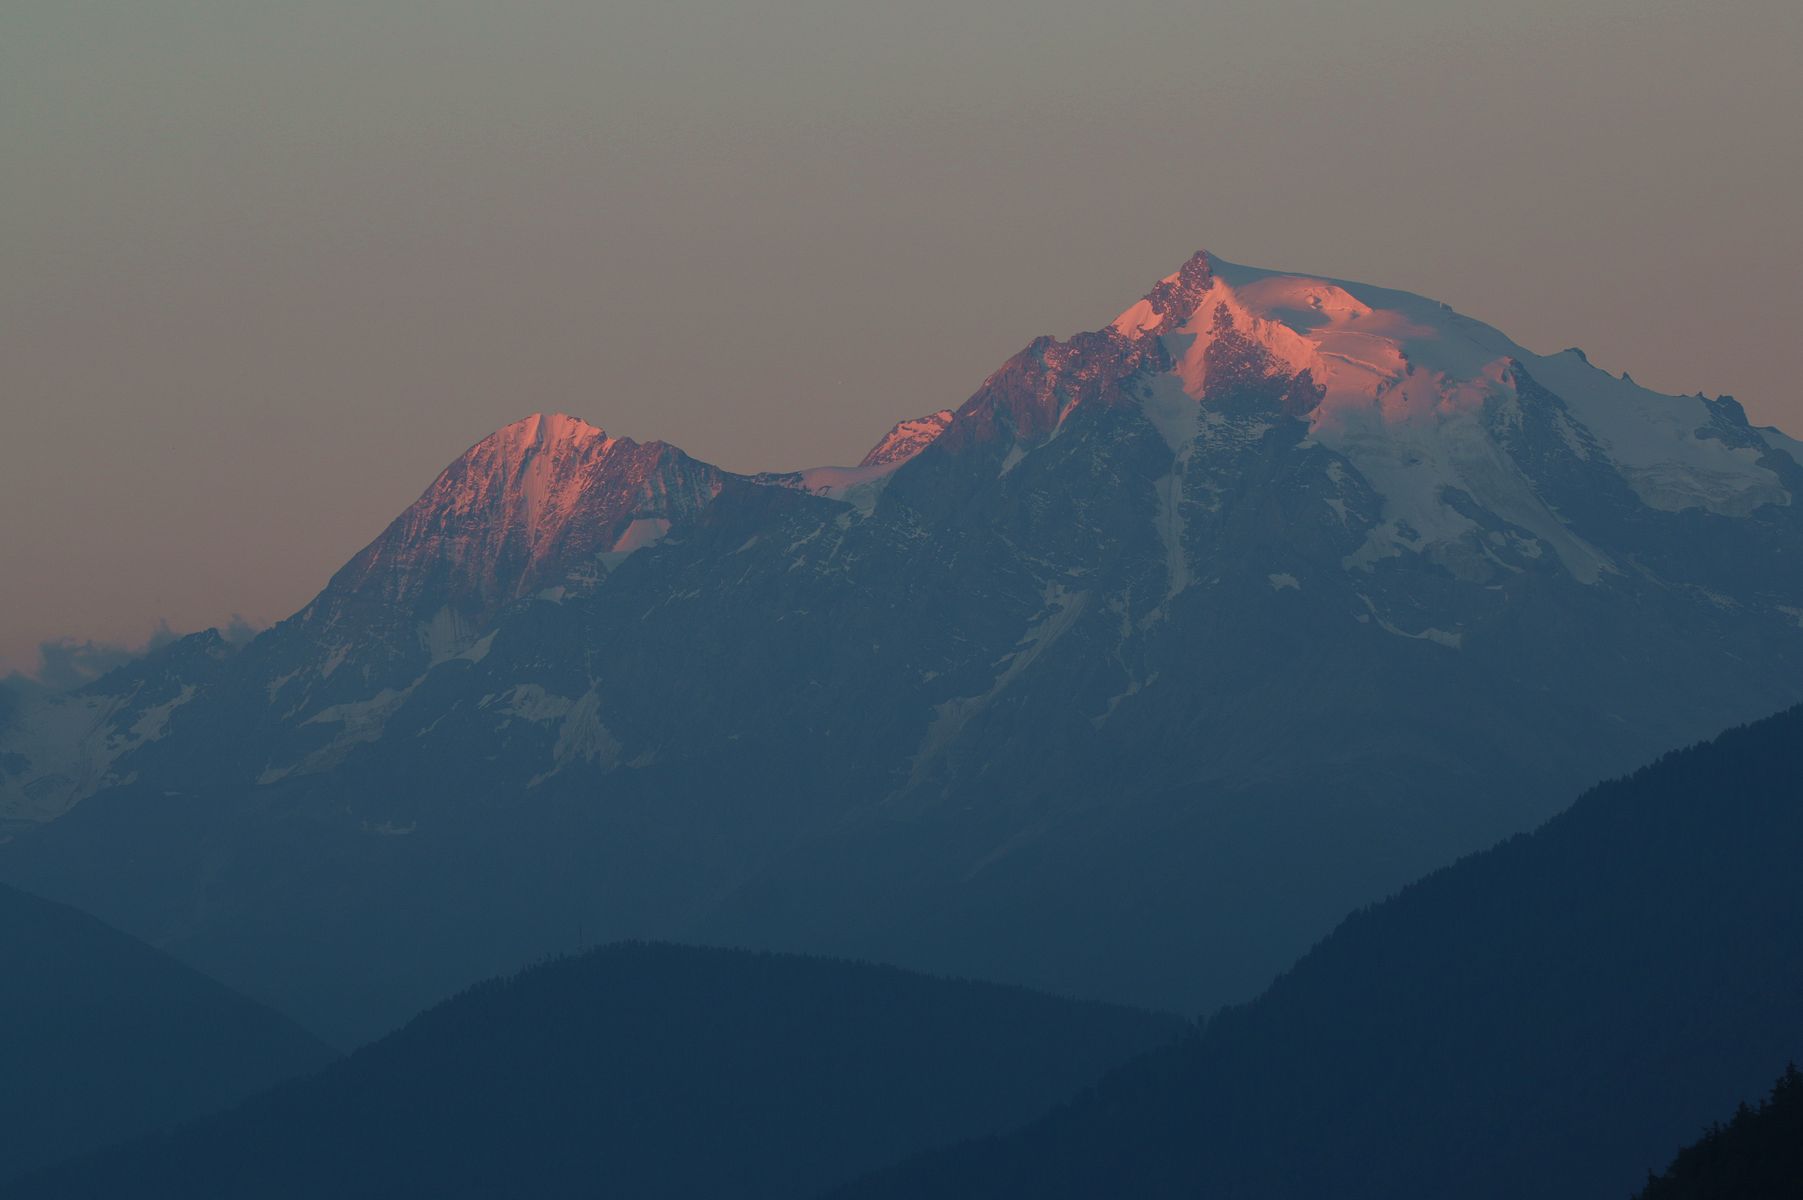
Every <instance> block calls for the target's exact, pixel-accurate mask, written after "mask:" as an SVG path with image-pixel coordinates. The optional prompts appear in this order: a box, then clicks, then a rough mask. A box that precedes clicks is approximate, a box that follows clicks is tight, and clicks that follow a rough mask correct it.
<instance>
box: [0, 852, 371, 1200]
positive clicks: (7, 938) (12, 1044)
mask: <svg viewBox="0 0 1803 1200" xmlns="http://www.w3.org/2000/svg"><path fill="white" fill-rule="evenodd" d="M335 1057H336V1055H335V1053H334V1052H333V1051H332V1050H331V1049H330V1048H329V1047H327V1046H325V1045H324V1044H323V1043H321V1042H320V1041H319V1040H318V1039H316V1038H314V1037H313V1036H312V1035H311V1034H309V1033H307V1032H306V1031H305V1030H303V1029H301V1028H300V1027H299V1026H297V1025H295V1024H294V1023H293V1022H292V1021H289V1020H288V1019H287V1018H286V1017H283V1016H281V1015H279V1014H277V1013H275V1012H272V1011H270V1010H269V1009H267V1008H264V1007H263V1006H261V1005H259V1004H256V1003H253V1002H252V1001H250V1000H247V999H245V998H244V997H243V996H239V995H236V994H235V993H233V992H231V991H229V990H227V989H226V988H225V987H223V986H221V985H220V984H218V983H215V982H214V981H213V980H211V979H208V978H206V977H205V976H203V975H200V974H198V973H197V972H195V971H193V970H191V969H189V968H188V967H185V966H183V965H181V964H180V963H178V962H176V961H175V960H173V959H171V958H169V957H168V956H167V955H165V954H162V953H160V952H159V951H156V950H153V949H151V948H150V947H149V946H146V945H145V944H144V943H142V942H140V941H138V940H137V939H136V938H132V937H127V936H126V935H125V934H123V933H120V932H119V931H118V930H116V929H112V928H109V927H108V926H106V925H103V924H102V923H101V922H99V921H97V920H95V919H94V918H93V917H90V916H88V915H87V914H85V913H80V912H77V911H75V910H74V909H71V908H67V907H65V906H63V905H61V904H54V903H52V902H50V901H48V900H41V899H39V898H38V897H36V896H31V895H27V894H26V893H24V892H19V891H15V890H14V889H12V888H9V887H4V886H0V1191H4V1190H6V1189H5V1187H4V1186H3V1185H4V1184H5V1181H7V1180H8V1179H11V1178H12V1177H13V1176H15V1175H18V1174H20V1173H22V1172H25V1171H28V1170H31V1169H33V1168H35V1167H40V1166H43V1165H45V1164H47V1163H52V1162H55V1161H57V1160H58V1159H61V1158H65V1157H68V1156H70V1155H74V1154H78V1153H82V1152H85V1151H89V1150H93V1149H95V1148H96V1147H99V1146H104V1145H107V1144H109V1143H112V1142H118V1141H122V1140H124V1139H126V1138H130V1137H136V1136H138V1135H139V1134H143V1133H146V1132H148V1131H150V1130H154V1129H159V1128H163V1127H165V1126H168V1125H172V1124H175V1123H176V1122H179V1121H183V1120H187V1119H189V1118H192V1117H195V1116H198V1115H200V1114H202V1113H207V1112H211V1111H213V1110H216V1109H221V1108H224V1107H226V1106H228V1105H230V1104H233V1103H236V1102H237V1101H239V1100H242V1099H243V1098H244V1097H246V1096H248V1095H250V1094H251V1093H252V1092H256V1091H261V1090H262V1089H263V1088H266V1087H268V1086H269V1085H270V1084H272V1083H275V1082H277V1081H279V1080H283V1079H287V1078H289V1077H291V1076H295V1075H300V1074H303V1073H305V1072H307V1071H311V1070H313V1069H315V1068H317V1067H320V1066H323V1065H325V1064H326V1063H328V1062H330V1061H331V1060H332V1059H333V1058H335Z"/></svg>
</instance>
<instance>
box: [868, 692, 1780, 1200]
mask: <svg viewBox="0 0 1803 1200" xmlns="http://www.w3.org/2000/svg"><path fill="white" fill-rule="evenodd" d="M1800 780H1803V709H1793V710H1791V711H1789V712H1787V713H1784V714H1783V715H1781V716H1778V717H1774V718H1771V719H1769V720H1766V721H1763V722H1760V723H1758V724H1755V725H1752V726H1750V727H1746V728H1741V729H1736V730H1733V731H1731V732H1729V733H1726V734H1724V735H1722V736H1721V737H1720V738H1718V739H1717V740H1716V741H1714V742H1712V743H1710V744H1707V745H1702V746H1697V747H1695V748H1693V749H1688V750H1684V751H1681V752H1678V753H1674V754H1670V755H1667V756H1666V757H1665V758H1663V759H1661V760H1660V761H1659V762H1658V763H1656V764H1654V765H1653V766H1650V767H1647V768H1646V769H1644V770H1642V771H1640V772H1637V773H1636V774H1634V775H1633V776H1631V777H1629V778H1625V779H1621V780H1617V781H1615V782H1612V783H1608V784H1605V785H1603V786H1601V787H1599V788H1597V789H1595V790H1594V791H1592V792H1590V793H1589V794H1587V795H1585V796H1584V797H1583V798H1582V799H1580V800H1579V801H1578V803H1577V804H1576V805H1575V806H1573V807H1572V808H1571V809H1570V810H1569V811H1567V812H1565V813H1564V814H1562V815H1560V816H1558V817H1556V818H1554V819H1553V820H1552V821H1549V822H1548V823H1547V824H1546V825H1545V826H1544V827H1542V828H1541V829H1539V830H1538V831H1536V832H1535V833H1533V834H1532V835H1531V836H1527V835H1524V836H1519V837H1516V838H1513V839H1511V840H1509V841H1508V842H1506V843H1504V844H1503V845H1501V846H1498V847H1497V848H1495V849H1493V850H1490V851H1488V852H1486V853H1483V854H1478V855H1474V856H1472V857H1470V858H1468V859H1465V860H1464V861H1461V862H1459V863H1458V864H1456V865H1454V866H1452V867H1449V868H1447V869H1445V870H1442V871H1440V872H1437V873H1436V874H1434V875H1432V876H1430V877H1428V878H1427V879H1425V880H1423V881H1421V882H1420V883H1417V884H1415V885H1413V886H1411V887H1409V888H1407V889H1405V890H1404V891H1403V892H1402V893H1401V894H1400V895H1398V896H1396V897H1394V898H1393V899H1391V900H1388V901H1386V902H1384V903H1383V904H1380V905H1377V906H1375V907H1373V908H1370V909H1368V910H1366V911H1363V912H1360V913H1358V914H1357V915H1355V916H1353V917H1351V918H1349V919H1348V920H1347V921H1346V922H1345V923H1344V924H1342V925H1341V926H1340V928H1339V929H1338V930H1336V931H1335V932H1334V933H1333V934H1332V936H1330V937H1328V938H1327V939H1326V940H1325V941H1323V942H1322V943H1321V944H1320V945H1319V946H1317V947H1316V948H1315V949H1314V950H1313V951H1311V952H1310V953H1309V954H1308V955H1307V956H1305V957H1304V958H1303V959H1302V961H1301V962H1299V963H1298V964H1297V965H1296V966H1295V967H1294V968H1293V969H1291V970H1290V971H1288V972H1286V973H1285V974H1284V975H1283V976H1282V977H1281V978H1280V979H1279V980H1278V981H1277V982H1276V983H1275V984H1274V985H1273V986H1272V987H1271V989H1270V990H1269V991H1268V992H1267V993H1266V994H1265V995H1263V996H1262V997H1260V998H1259V999H1258V1000H1256V1001H1255V1002H1253V1003H1251V1004H1248V1005H1245V1006H1243V1007H1240V1008H1235V1009H1230V1010H1227V1011H1224V1012H1222V1013H1221V1014H1219V1015H1218V1016H1216V1017H1215V1018H1214V1019H1213V1020H1212V1021H1210V1022H1209V1023H1208V1025H1207V1027H1206V1029H1205V1030H1204V1031H1202V1032H1201V1033H1200V1034H1199V1035H1197V1036H1194V1037H1192V1038H1191V1039H1189V1040H1188V1041H1187V1042H1186V1043H1184V1044H1183V1045H1182V1046H1181V1047H1179V1048H1176V1049H1171V1050H1163V1051H1157V1052H1154V1053H1152V1054H1150V1055H1148V1056H1146V1057H1145V1058H1143V1059H1141V1060H1140V1061H1138V1062H1137V1063H1135V1064H1132V1065H1130V1066H1128V1067H1126V1068H1123V1069H1122V1070H1121V1071H1119V1072H1117V1073H1115V1074H1113V1075H1111V1076H1110V1077H1109V1078H1108V1079H1107V1080H1105V1081H1104V1082H1103V1083H1102V1084H1101V1085H1100V1086H1099V1087H1097V1088H1096V1089H1095V1090H1094V1091H1092V1092H1090V1093H1088V1094H1086V1095H1085V1096H1083V1097H1082V1098H1081V1099H1079V1100H1078V1101H1076V1102H1075V1103H1073V1104H1072V1105H1070V1106H1068V1107H1066V1108H1064V1109H1062V1110H1060V1111H1059V1112H1058V1113H1056V1114H1054V1115H1052V1116H1050V1117H1048V1118H1047V1119H1045V1120H1043V1121H1040V1122H1038V1123H1036V1124H1034V1125H1033V1126H1031V1127H1029V1128H1028V1129H1026V1130H1024V1131H1022V1132H1020V1133H1018V1134H1016V1135H1013V1136H1010V1137H1004V1138H1001V1139H998V1140H994V1141H989V1142H985V1143H980V1144H975V1145H969V1146H965V1147H961V1148H958V1149H956V1150H953V1151H950V1152H947V1153H944V1154H940V1155H936V1156H931V1157H929V1158H927V1159H925V1160H922V1161H919V1162H916V1163H914V1164H911V1165H909V1166H907V1167H905V1168H903V1169H901V1170H898V1171H895V1172H893V1173H890V1174H888V1175H886V1176H883V1177H880V1178H877V1179H872V1180H867V1181H864V1182H863V1183H861V1184H859V1185H857V1186H853V1187H850V1188H848V1189H846V1190H845V1191H844V1192H842V1193H839V1194H840V1195H841V1196H842V1197H844V1198H845V1200H851V1198H853V1197H856V1198H857V1200H879V1198H884V1200H886V1198H889V1197H921V1196H934V1197H973V1198H974V1197H984V1198H985V1200H1002V1198H1005V1197H1022V1198H1023V1200H1024V1198H1026V1197H1033V1198H1035V1200H1051V1198H1056V1197H1071V1198H1076V1197H1091V1196H1100V1195H1127V1196H1135V1197H1146V1198H1154V1197H1178V1196H1186V1197H1188V1196H1208V1197H1221V1198H1231V1200H1254V1198H1259V1200H1290V1198H1294V1200H1305V1198H1318V1197H1322V1196H1333V1197H1336V1198H1341V1200H1379V1198H1386V1200H1406V1198H1409V1197H1419V1198H1421V1200H1430V1198H1441V1197H1448V1196H1457V1197H1460V1198H1461V1200H1486V1198H1491V1197H1494V1198H1495V1200H1505V1198H1508V1197H1521V1196H1537V1197H1546V1198H1552V1200H1558V1198H1563V1197H1570V1198H1572V1200H1577V1198H1579V1197H1585V1198H1592V1200H1594V1198H1595V1197H1606V1196H1626V1195H1628V1194H1629V1193H1630V1192H1632V1191H1633V1189H1634V1188H1635V1187H1636V1186H1637V1185H1638V1184H1639V1183H1640V1182H1641V1181H1643V1180H1644V1179H1645V1173H1646V1171H1647V1170H1648V1168H1649V1167H1651V1166H1653V1165H1655V1164H1657V1163H1663V1162H1666V1161H1668V1160H1669V1159H1670V1157H1671V1155H1672V1153H1673V1152H1674V1151H1675V1150H1676V1149H1677V1147H1679V1146H1680V1145H1682V1144H1683V1143H1684V1142H1685V1141H1686V1140H1687V1139H1689V1138H1691V1137H1692V1136H1694V1134H1695V1132H1696V1130H1697V1129H1699V1128H1701V1127H1703V1126H1704V1125H1705V1123H1706V1122H1708V1121H1710V1120H1712V1119H1715V1118H1716V1117H1718V1116H1719V1115H1720V1114H1722V1113H1725V1112H1728V1111H1731V1110H1732V1108H1733V1106H1734V1104H1735V1102H1736V1101H1737V1100H1738V1099H1739V1098H1741V1097H1744V1096H1748V1095H1753V1094H1756V1093H1757V1092H1758V1091H1759V1090H1760V1089H1761V1088H1762V1086H1763V1085H1764V1081H1765V1080H1766V1079H1769V1078H1770V1075H1769V1072H1770V1070H1771V1064H1772V1063H1774V1062H1784V1061H1786V1060H1787V1059H1791V1058H1795V1057H1796V1056H1798V1055H1799V1054H1803V872H1799V871H1798V869H1797V868H1798V864H1799V861H1803V783H1800ZM1680 1194H1684V1193H1680Z"/></svg>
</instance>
